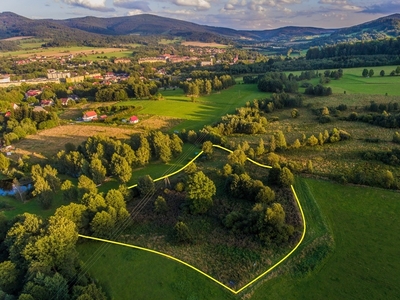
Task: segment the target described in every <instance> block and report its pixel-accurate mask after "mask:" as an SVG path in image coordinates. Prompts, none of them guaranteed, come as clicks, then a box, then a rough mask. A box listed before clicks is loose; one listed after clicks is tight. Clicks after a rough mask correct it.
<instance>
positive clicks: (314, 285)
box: [78, 178, 400, 300]
mask: <svg viewBox="0 0 400 300" xmlns="http://www.w3.org/2000/svg"><path fill="white" fill-rule="evenodd" d="M295 187H296V191H297V193H298V196H299V199H300V202H301V203H302V206H303V209H304V211H305V214H306V220H307V234H306V238H305V240H304V242H303V244H302V246H301V247H300V248H299V249H298V250H297V251H296V252H295V253H294V254H293V256H292V257H291V258H289V259H288V260H287V261H286V262H284V263H283V264H282V265H281V266H279V267H278V268H277V270H276V271H275V272H274V273H273V274H272V275H270V276H267V277H266V279H264V280H262V282H260V283H256V284H255V287H250V288H249V290H245V291H243V292H242V293H241V294H239V295H238V296H234V295H233V294H231V293H230V292H229V291H226V290H224V289H223V288H222V287H220V286H218V285H217V284H215V283H214V282H212V281H211V280H209V279H207V278H205V277H204V276H202V275H200V274H198V273H196V272H195V271H192V270H190V269H189V268H187V267H184V266H181V265H179V264H178V263H175V262H173V261H170V260H168V259H165V258H162V257H158V256H156V255H153V254H149V253H143V252H141V251H138V250H134V249H130V248H125V247H122V246H116V245H108V244H102V243H100V242H84V243H82V244H80V245H79V246H78V251H79V252H80V255H81V259H82V261H83V264H84V269H85V271H87V272H89V273H90V274H92V275H93V276H94V277H95V278H97V279H98V280H99V282H100V284H102V285H103V286H104V287H105V290H106V292H107V293H108V294H109V295H110V296H111V297H112V298H113V299H127V297H128V298H129V297H134V298H135V299H159V298H160V297H161V298H163V299H240V298H242V299H243V298H244V299H252V300H256V299H397V298H398V295H400V286H399V285H398V282H400V273H399V272H398V270H399V269H400V260H399V259H398V249H399V247H400V240H399V239H398V238H397V232H399V230H400V219H399V218H397V215H398V213H399V211H400V194H399V193H397V192H393V191H388V190H382V189H376V188H370V187H358V186H350V185H345V186H344V185H339V184H336V183H332V182H328V181H321V180H315V179H304V178H297V179H296V184H295ZM328 236H332V238H333V246H331V249H328V250H326V249H327V247H322V246H324V244H323V243H322V244H321V245H320V246H321V247H320V248H315V249H317V250H318V249H320V250H321V249H322V250H324V249H325V252H326V254H325V255H324V256H321V255H319V253H320V252H321V251H320V252H317V251H315V252H307V249H309V248H310V247H314V245H315V241H319V240H321V239H324V237H328ZM317 246H318V244H317ZM325 252H324V253H325ZM310 253H311V254H310Z"/></svg>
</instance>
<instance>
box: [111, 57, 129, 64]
mask: <svg viewBox="0 0 400 300" xmlns="http://www.w3.org/2000/svg"><path fill="white" fill-rule="evenodd" d="M114 63H115V64H130V63H131V60H130V59H129V58H117V59H114Z"/></svg>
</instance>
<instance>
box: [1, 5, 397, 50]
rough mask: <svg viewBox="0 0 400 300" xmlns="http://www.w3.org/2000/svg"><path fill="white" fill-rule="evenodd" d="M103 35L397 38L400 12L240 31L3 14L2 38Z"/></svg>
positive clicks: (168, 21)
mask: <svg viewBox="0 0 400 300" xmlns="http://www.w3.org/2000/svg"><path fill="white" fill-rule="evenodd" d="M60 32H62V36H63V37H67V38H73V37H74V36H75V37H80V38H85V37H86V38H93V39H95V38H99V37H100V36H102V37H104V36H109V37H111V36H128V35H142V36H149V35H169V36H178V37H184V38H188V39H196V38H197V39H202V38H203V39H211V40H216V39H218V37H220V38H225V39H230V40H235V41H252V42H260V41H268V42H275V43H291V42H295V41H303V42H304V43H309V44H312V43H314V44H326V43H337V42H341V41H354V40H368V39H371V40H372V39H379V38H385V37H397V36H399V33H400V14H392V15H389V16H385V17H381V18H378V19H375V20H372V21H369V22H365V23H361V24H358V25H354V26H350V27H344V28H336V29H326V28H319V27H311V26H286V27H280V28H276V29H265V30H236V29H232V28H226V27H215V26H208V25H199V24H196V23H192V22H188V21H182V20H177V19H172V18H165V17H160V16H156V15H152V14H141V15H134V16H124V17H112V18H100V17H94V16H87V17H79V18H70V19H65V20H56V19H29V18H26V17H23V16H20V15H18V14H15V13H13V12H2V13H0V38H9V37H14V36H22V35H27V36H30V35H31V36H38V37H48V38H57V37H58V38H60Z"/></svg>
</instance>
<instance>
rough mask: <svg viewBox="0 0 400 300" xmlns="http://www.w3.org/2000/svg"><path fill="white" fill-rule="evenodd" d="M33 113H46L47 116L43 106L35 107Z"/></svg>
mask: <svg viewBox="0 0 400 300" xmlns="http://www.w3.org/2000/svg"><path fill="white" fill-rule="evenodd" d="M32 111H33V112H37V113H40V112H44V113H46V114H47V110H45V109H44V108H43V107H42V106H35V107H34V109H33V110H32Z"/></svg>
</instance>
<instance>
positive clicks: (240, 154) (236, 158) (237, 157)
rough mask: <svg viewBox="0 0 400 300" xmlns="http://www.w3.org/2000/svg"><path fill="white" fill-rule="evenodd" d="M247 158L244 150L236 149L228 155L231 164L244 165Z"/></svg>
mask: <svg viewBox="0 0 400 300" xmlns="http://www.w3.org/2000/svg"><path fill="white" fill-rule="evenodd" d="M246 160H247V156H246V154H245V153H244V151H243V150H235V151H233V152H232V153H230V154H229V155H228V161H229V163H230V164H231V165H235V164H238V165H244V163H245V162H246Z"/></svg>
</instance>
